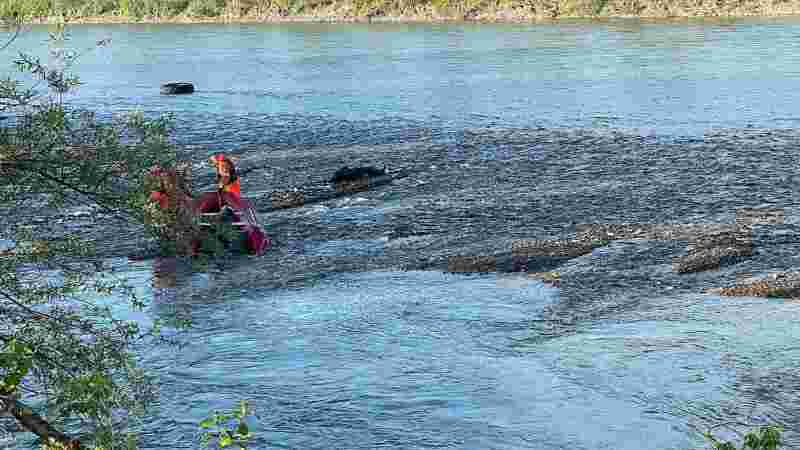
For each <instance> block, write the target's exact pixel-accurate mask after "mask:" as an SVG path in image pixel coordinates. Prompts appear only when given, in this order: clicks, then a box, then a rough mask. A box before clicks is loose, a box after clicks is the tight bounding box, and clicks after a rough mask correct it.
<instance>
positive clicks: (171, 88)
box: [161, 82, 194, 95]
mask: <svg viewBox="0 0 800 450" xmlns="http://www.w3.org/2000/svg"><path fill="white" fill-rule="evenodd" d="M193 92H194V85H193V84H192V83H184V82H179V83H165V84H162V85H161V93H162V94H164V95H177V94H191V93H193Z"/></svg>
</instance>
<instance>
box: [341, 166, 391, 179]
mask: <svg viewBox="0 0 800 450" xmlns="http://www.w3.org/2000/svg"><path fill="white" fill-rule="evenodd" d="M385 175H386V168H383V169H378V168H375V167H372V166H367V167H347V166H344V167H342V168H341V169H339V170H337V171H336V173H335V174H333V178H331V183H338V182H342V181H355V180H360V179H362V178H364V177H367V178H376V177H382V176H385Z"/></svg>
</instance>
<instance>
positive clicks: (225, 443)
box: [219, 432, 233, 448]
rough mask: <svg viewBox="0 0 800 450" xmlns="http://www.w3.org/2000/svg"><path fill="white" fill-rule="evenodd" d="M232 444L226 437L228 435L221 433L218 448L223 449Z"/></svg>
mask: <svg viewBox="0 0 800 450" xmlns="http://www.w3.org/2000/svg"><path fill="white" fill-rule="evenodd" d="M231 444H233V439H232V438H231V437H230V435H228V433H225V432H223V433H222V436H220V438H219V446H220V447H222V448H225V447H227V446H229V445H231Z"/></svg>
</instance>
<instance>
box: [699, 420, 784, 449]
mask: <svg viewBox="0 0 800 450" xmlns="http://www.w3.org/2000/svg"><path fill="white" fill-rule="evenodd" d="M703 436H704V437H705V438H706V439H708V440H709V441H710V442H711V445H712V446H713V448H714V450H778V449H779V448H780V447H781V445H782V444H781V429H780V428H778V427H774V426H766V427H761V428H757V429H755V430H753V431H750V432H748V433H747V434H745V435H744V441H743V444H742V447H736V445H735V444H734V443H733V442H730V441H724V442H723V441H720V440H718V439H717V438H715V437H714V436H713V435H712V434H711V431H708V432H706V433H704V434H703Z"/></svg>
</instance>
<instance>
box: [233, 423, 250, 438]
mask: <svg viewBox="0 0 800 450" xmlns="http://www.w3.org/2000/svg"><path fill="white" fill-rule="evenodd" d="M236 433H238V434H239V435H241V436H243V437H247V436H249V435H250V428H249V427H248V426H247V424H246V423H244V421H242V422H239V426H238V427H236Z"/></svg>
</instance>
